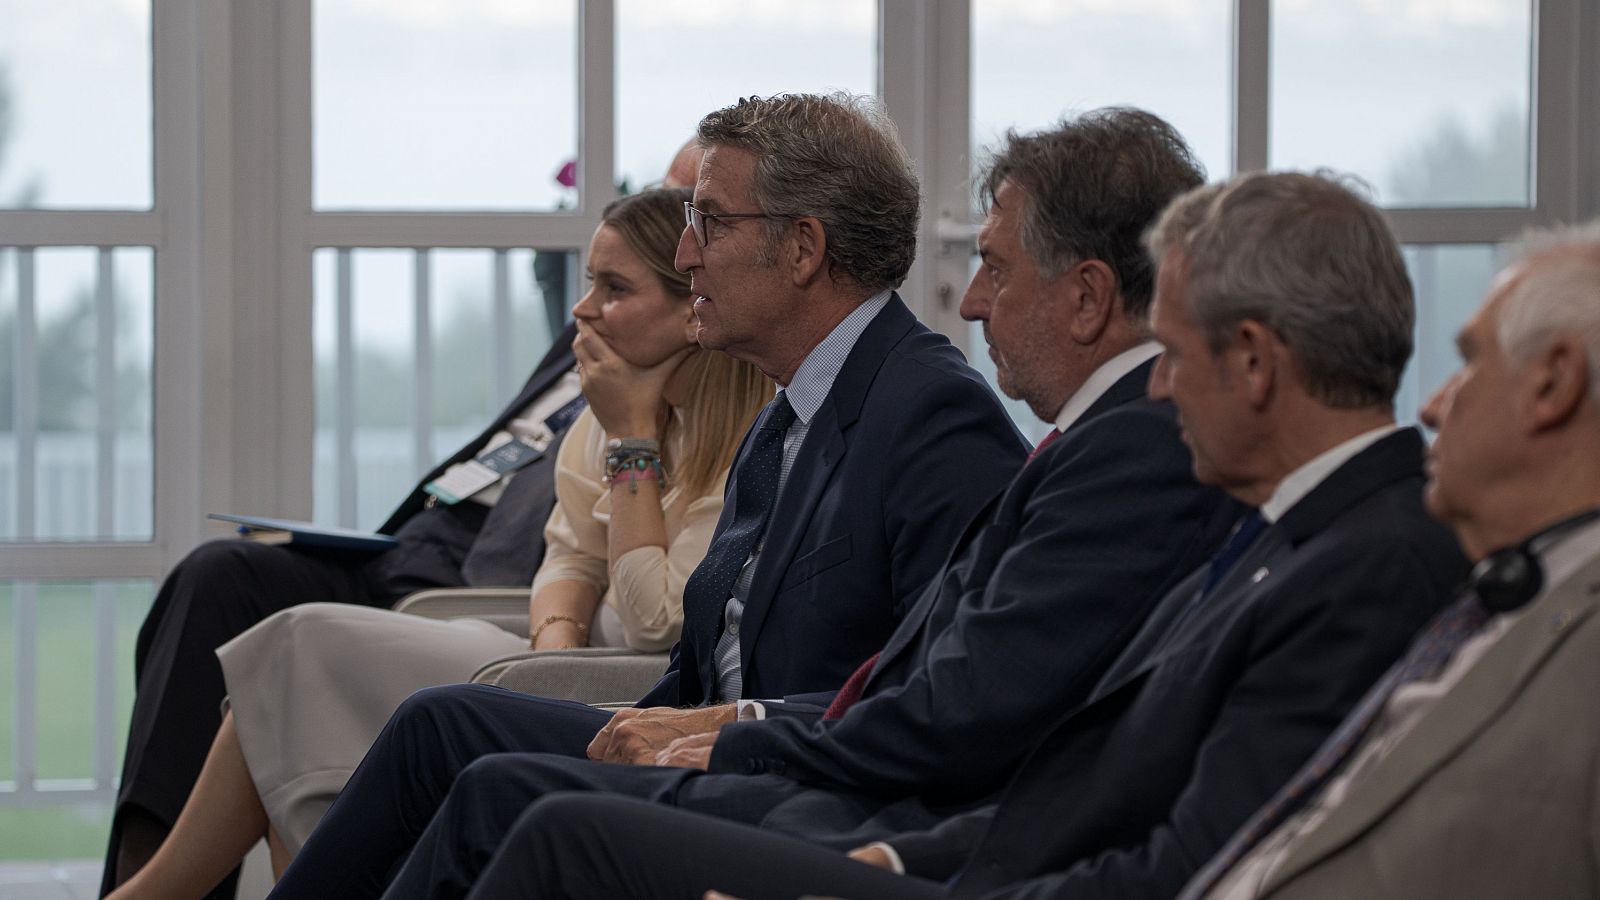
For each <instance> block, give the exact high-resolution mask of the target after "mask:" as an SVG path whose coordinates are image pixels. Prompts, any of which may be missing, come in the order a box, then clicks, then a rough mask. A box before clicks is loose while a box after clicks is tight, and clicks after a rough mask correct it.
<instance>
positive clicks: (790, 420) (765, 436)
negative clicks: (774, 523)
mask: <svg viewBox="0 0 1600 900" xmlns="http://www.w3.org/2000/svg"><path fill="white" fill-rule="evenodd" d="M794 419H795V415H794V407H792V406H790V405H789V398H788V397H786V396H784V394H782V393H779V394H778V396H777V397H776V398H774V399H773V401H772V402H771V403H769V404H767V409H766V412H765V413H764V414H763V416H762V418H761V424H760V426H759V427H758V428H757V430H756V435H755V437H754V438H752V439H751V440H750V447H749V449H748V450H747V451H746V452H745V454H744V458H743V459H741V460H740V461H739V465H738V467H737V468H736V469H734V473H733V477H734V489H735V493H734V497H733V522H731V523H730V524H729V525H728V527H727V528H725V529H723V531H722V533H720V534H718V535H716V536H715V537H714V538H713V539H712V541H711V546H710V548H709V549H707V550H706V557H705V559H703V560H701V561H700V565H698V566H696V567H695V570H694V572H693V574H691V575H690V576H689V580H688V582H687V583H685V584H684V586H683V606H684V609H685V610H688V609H695V610H707V611H710V610H716V611H718V612H720V611H721V610H722V608H723V607H724V606H726V605H727V602H728V597H729V596H730V595H731V594H732V593H733V585H734V582H736V581H738V580H739V570H740V569H741V568H743V567H744V564H745V560H747V559H749V558H750V553H751V551H753V550H755V548H756V544H757V543H758V542H759V541H760V540H761V535H762V534H763V533H765V532H766V530H767V517H768V515H769V514H770V513H771V512H772V507H773V504H774V503H775V502H776V501H777V499H778V476H779V475H780V473H781V472H782V471H783V436H784V433H785V432H786V431H788V430H789V426H790V425H792V424H794Z"/></svg>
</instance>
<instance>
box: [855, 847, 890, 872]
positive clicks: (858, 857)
mask: <svg viewBox="0 0 1600 900" xmlns="http://www.w3.org/2000/svg"><path fill="white" fill-rule="evenodd" d="M846 855H847V856H849V857H850V858H851V859H853V860H855V861H856V862H861V863H866V864H867V865H869V866H877V867H878V868H880V869H883V870H885V871H888V872H893V871H894V863H892V862H890V861H889V854H887V853H885V852H883V848H882V847H879V846H876V845H873V844H868V845H867V846H865V847H857V848H855V849H854V850H851V851H850V852H849V853H848V854H846Z"/></svg>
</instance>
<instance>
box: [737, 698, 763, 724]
mask: <svg viewBox="0 0 1600 900" xmlns="http://www.w3.org/2000/svg"><path fill="white" fill-rule="evenodd" d="M735 705H737V706H738V708H739V714H738V716H737V717H736V718H737V719H738V720H739V721H740V722H761V721H764V720H765V719H766V718H767V708H766V707H765V706H763V705H762V704H761V701H760V700H739V701H736V702H735Z"/></svg>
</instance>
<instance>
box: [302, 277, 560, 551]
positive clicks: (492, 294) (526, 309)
mask: <svg viewBox="0 0 1600 900" xmlns="http://www.w3.org/2000/svg"><path fill="white" fill-rule="evenodd" d="M420 252H421V253H422V255H423V257H424V261H423V263H422V270H423V271H424V272H425V273H426V277H427V281H426V284H425V293H426V296H427V301H428V303H427V307H428V312H427V315H428V325H429V327H428V330H427V332H426V339H427V348H426V349H427V353H428V355H429V356H430V357H431V362H430V364H429V366H428V367H427V371H426V372H424V371H422V369H421V367H420V366H419V364H418V360H419V359H420V358H421V357H420V356H419V354H418V347H417V337H416V336H417V316H416V310H417V287H418V283H417V278H416V276H417V273H418V251H413V250H386V249H376V250H348V251H342V250H337V249H333V248H324V249H321V250H318V251H317V252H316V256H315V259H314V263H313V277H314V281H315V291H316V326H315V347H316V360H317V364H316V365H317V372H316V382H317V433H316V461H317V464H316V470H315V473H314V476H313V487H312V489H313V509H314V511H315V515H314V518H315V519H316V521H318V522H321V523H324V524H330V525H334V524H339V525H347V526H353V527H361V528H375V527H377V526H378V525H381V524H382V523H383V520H384V519H385V518H387V517H388V515H389V513H391V512H393V510H394V507H395V506H396V505H397V504H398V503H399V502H400V501H401V500H402V499H404V496H405V494H406V492H407V491H409V490H410V489H411V487H412V486H413V485H414V484H415V483H416V480H417V478H418V477H419V476H420V475H421V474H423V473H424V472H426V471H427V470H428V469H430V468H432V467H433V466H434V465H435V464H436V463H438V462H439V460H440V459H442V458H443V457H445V456H447V455H449V454H450V453H453V452H455V451H456V450H457V449H458V448H459V447H460V446H461V445H462V444H464V443H466V442H467V441H468V440H469V439H471V438H472V437H474V436H475V435H477V433H478V432H479V431H481V430H482V429H483V427H484V426H485V425H486V424H487V423H488V422H489V420H490V419H491V418H492V417H493V416H494V415H495V414H496V413H498V412H499V411H500V410H501V408H503V407H504V405H505V404H506V403H507V402H509V401H510V400H511V398H512V397H514V396H516V393H517V391H518V390H519V389H521V387H522V384H523V382H524V381H525V380H526V379H527V377H528V375H529V374H530V373H531V372H532V371H533V367H534V365H535V364H536V363H537V362H538V361H539V359H540V358H541V357H543V356H544V353H545V351H546V350H548V349H549V347H550V342H551V340H552V338H553V336H554V334H555V333H556V332H558V331H559V330H560V329H561V328H562V327H563V326H564V324H565V322H566V321H567V319H568V315H567V311H568V310H569V309H571V307H572V304H573V303H574V302H576V295H575V287H576V284H577V281H576V279H577V276H578V275H579V272H578V269H577V265H578V263H577V254H575V253H572V252H570V251H565V250H554V251H534V250H527V249H514V250H506V251H495V250H483V249H463V250H457V249H449V250H445V249H436V250H424V251H420ZM341 256H343V257H344V258H345V260H346V262H343V263H341V261H340V260H341ZM341 265H344V266H347V267H348V283H349V294H348V298H347V299H348V303H349V314H348V315H349V321H350V324H351V332H350V343H351V347H352V348H353V351H354V353H353V357H352V359H351V360H350V361H349V371H350V373H351V375H352V377H353V384H352V385H351V386H349V387H348V388H346V389H343V390H342V389H341V388H342V385H341V382H340V369H341V367H340V360H339V344H340V341H339V322H340V312H339V310H340V303H341V293H340V284H341V274H340V267H341ZM423 379H426V386H427V389H428V391H429V393H430V394H431V398H432V402H431V403H429V404H428V409H427V414H426V417H425V419H424V418H423V417H422V416H419V411H418V409H417V406H418V400H417V390H418V386H419V384H422V383H423V381H422V380H423ZM341 396H349V397H351V399H352V402H351V406H350V408H349V409H348V410H345V409H344V407H343V405H342V402H341V399H340V398H341ZM341 435H343V438H344V439H347V440H348V441H349V447H350V450H349V455H348V456H345V454H344V452H343V451H341V449H340V448H341ZM358 463H359V464H358ZM352 479H353V480H352Z"/></svg>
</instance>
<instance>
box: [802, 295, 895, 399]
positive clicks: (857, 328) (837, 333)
mask: <svg viewBox="0 0 1600 900" xmlns="http://www.w3.org/2000/svg"><path fill="white" fill-rule="evenodd" d="M890 294H891V292H890V291H883V292H881V293H878V294H874V295H872V296H871V297H869V298H867V300H866V301H864V302H863V303H862V304H861V305H860V306H858V307H856V308H855V309H853V310H851V311H850V314H849V315H848V316H845V317H844V319H843V320H842V321H840V322H839V324H837V325H835V326H833V330H832V331H830V332H828V336H827V337H825V338H823V339H822V341H821V342H820V343H818V344H817V345H816V346H815V347H812V348H811V352H810V353H808V354H806V358H805V360H803V361H802V362H801V363H800V368H798V369H795V372H794V377H793V378H791V379H789V384H788V386H787V387H785V388H784V389H783V393H784V396H786V397H788V398H789V405H790V406H792V407H794V414H795V418H797V419H799V420H800V421H801V422H804V423H806V424H807V425H809V424H811V417H812V416H814V415H816V414H817V410H818V409H821V408H822V401H823V400H825V399H827V397H828V392H829V391H831V390H833V380H834V379H835V378H837V377H839V370H840V369H842V368H844V361H845V357H847V356H849V355H850V351H851V349H852V348H854V347H855V345H856V341H857V340H859V339H860V338H861V333H862V332H863V331H866V330H867V326H868V325H869V324H871V323H872V320H873V319H875V318H877V315H878V313H880V312H882V311H883V308H884V307H885V306H887V305H888V304H889V296H890Z"/></svg>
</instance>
